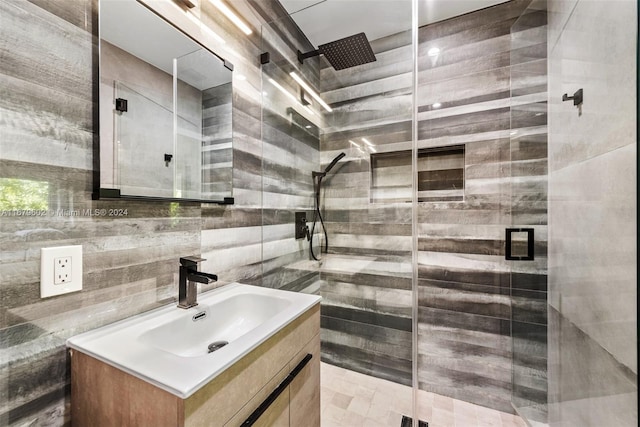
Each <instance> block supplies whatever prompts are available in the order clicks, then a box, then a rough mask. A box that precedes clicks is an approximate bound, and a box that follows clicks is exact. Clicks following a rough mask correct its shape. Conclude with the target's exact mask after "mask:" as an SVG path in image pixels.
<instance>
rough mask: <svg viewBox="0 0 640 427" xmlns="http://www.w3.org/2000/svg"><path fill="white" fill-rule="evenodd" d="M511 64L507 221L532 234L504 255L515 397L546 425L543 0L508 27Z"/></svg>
mask: <svg viewBox="0 0 640 427" xmlns="http://www.w3.org/2000/svg"><path fill="white" fill-rule="evenodd" d="M510 65H511V67H510V70H511V111H510V115H511V132H510V139H511V141H510V153H511V227H512V229H515V230H520V231H519V232H516V233H518V234H520V235H522V236H524V240H527V241H530V240H533V242H530V243H529V246H530V248H531V249H532V251H533V253H532V254H527V255H529V256H528V257H522V256H520V257H519V258H520V259H519V260H517V259H516V260H511V261H509V264H510V267H511V284H510V289H511V348H512V403H513V405H514V408H515V409H516V411H517V413H518V414H519V415H520V416H522V417H523V418H524V419H526V420H527V421H528V422H529V424H532V425H545V424H546V422H547V240H548V239H547V236H548V231H547V216H548V215H547V205H548V203H547V198H548V195H547V193H548V191H547V169H548V167H547V165H548V160H547V152H548V149H547V141H548V131H547V96H548V95H547V2H546V1H545V0H542V1H541V0H534V1H532V2H531V3H530V4H529V5H528V7H527V8H526V9H525V10H524V11H523V12H522V13H521V15H520V16H519V17H518V19H517V20H516V21H515V23H514V24H513V25H512V27H511V52H510ZM527 232H528V233H527ZM525 243H526V242H525ZM521 246H523V245H521ZM523 249H524V248H523ZM514 258H518V257H517V256H516V257H514Z"/></svg>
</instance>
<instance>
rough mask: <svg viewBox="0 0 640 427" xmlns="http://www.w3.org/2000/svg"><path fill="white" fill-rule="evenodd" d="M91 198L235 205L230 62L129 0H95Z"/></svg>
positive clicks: (137, 3)
mask: <svg viewBox="0 0 640 427" xmlns="http://www.w3.org/2000/svg"><path fill="white" fill-rule="evenodd" d="M99 16H100V146H99V156H100V183H99V186H97V187H99V188H98V189H97V191H96V192H97V194H94V198H136V199H140V198H148V199H162V200H191V201H201V202H213V203H224V204H229V203H233V198H232V168H233V159H232V126H231V116H232V80H231V77H232V71H231V69H232V66H231V65H230V64H229V63H228V62H226V61H224V60H223V59H221V58H220V57H218V56H217V55H215V54H213V53H212V52H211V51H209V50H208V49H206V48H204V47H203V46H201V45H200V44H198V43H196V42H195V41H193V40H192V39H191V38H189V37H188V36H186V35H185V34H183V33H182V32H181V31H180V30H178V29H177V28H175V27H174V26H172V25H171V24H170V23H168V22H167V21H165V20H164V19H162V18H161V17H159V16H158V15H156V14H155V13H153V12H152V11H151V10H149V9H147V8H146V7H145V6H144V5H142V4H141V3H139V2H138V1H136V0H100V14H99Z"/></svg>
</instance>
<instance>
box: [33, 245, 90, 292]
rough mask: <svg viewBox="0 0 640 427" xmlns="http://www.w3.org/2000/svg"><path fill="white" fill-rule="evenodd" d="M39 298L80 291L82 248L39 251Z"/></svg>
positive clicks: (65, 247)
mask: <svg viewBox="0 0 640 427" xmlns="http://www.w3.org/2000/svg"><path fill="white" fill-rule="evenodd" d="M40 258H41V260H40V297H41V298H46V297H52V296H55V295H62V294H66V293H69V292H76V291H79V290H82V246H80V245H77V246H59V247H57V248H42V249H40Z"/></svg>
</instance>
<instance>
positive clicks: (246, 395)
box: [71, 304, 320, 427]
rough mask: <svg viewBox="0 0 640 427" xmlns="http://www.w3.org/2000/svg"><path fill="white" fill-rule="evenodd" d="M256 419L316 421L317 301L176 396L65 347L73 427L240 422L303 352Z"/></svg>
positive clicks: (315, 426) (310, 425) (309, 425)
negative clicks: (281, 387)
mask: <svg viewBox="0 0 640 427" xmlns="http://www.w3.org/2000/svg"><path fill="white" fill-rule="evenodd" d="M307 354H311V359H310V360H309V361H308V362H307V364H306V365H305V366H304V368H302V369H301V370H300V371H299V373H298V375H297V376H296V377H295V378H294V379H293V380H291V381H290V383H289V384H288V386H287V387H286V388H285V389H284V391H282V393H281V394H280V395H279V396H278V397H277V398H276V399H275V400H274V401H273V402H272V404H271V405H269V407H268V408H267V409H266V410H265V411H264V412H263V413H262V414H261V416H260V417H259V418H257V419H256V421H255V423H254V424H253V425H254V426H292V427H293V426H302V425H304V426H305V427H320V305H319V304H316V305H315V306H314V307H312V308H311V309H309V310H308V311H307V312H305V313H304V314H302V315H301V316H300V317H298V318H297V319H296V320H294V321H293V322H292V323H290V324H289V325H287V326H286V327H285V328H283V329H282V330H280V331H279V332H277V333H276V334H275V335H274V336H272V337H271V338H269V339H268V340H267V341H265V342H264V343H262V344H260V345H259V346H258V347H257V348H255V349H254V350H253V351H251V352H250V353H249V354H247V355H246V356H244V357H243V358H242V359H240V360H238V361H237V362H236V363H235V364H233V365H232V366H231V367H229V368H228V369H227V370H225V371H224V372H223V373H221V374H220V375H218V376H217V377H216V378H214V379H213V380H211V382H209V383H208V384H206V385H205V386H203V387H202V388H200V389H199V390H198V391H197V392H195V393H194V394H193V395H191V396H190V397H188V398H187V399H182V398H180V397H178V396H175V395H173V394H171V393H169V392H167V391H165V390H163V389H160V388H158V387H156V386H154V385H152V384H150V383H148V382H146V381H143V380H141V379H139V378H137V377H135V376H133V375H130V374H128V373H126V372H124V371H121V370H120V369H118V368H115V367H113V366H111V365H108V364H106V363H104V362H102V361H100V360H97V359H95V358H93V357H91V356H89V355H86V354H83V353H81V352H79V351H77V350H73V351H72V352H71V419H72V425H73V426H74V427H84V426H91V427H100V426H105V427H106V426H114V425H117V426H122V427H125V426H138V427H140V426H154V427H160V426H167V427H176V426H178V427H189V426H202V427H213V426H221V427H222V426H224V427H227V426H228V427H236V426H241V425H243V423H244V422H245V421H246V420H247V418H249V417H250V416H251V415H252V413H254V411H256V409H257V408H258V407H260V405H261V404H262V403H263V402H264V401H265V399H267V397H268V396H269V395H270V394H272V392H273V391H274V390H276V389H277V388H278V386H279V385H280V384H282V382H283V381H284V380H285V379H286V378H287V376H288V375H289V374H290V373H291V371H292V370H294V368H295V367H296V366H298V364H299V363H300V362H301V361H302V360H303V359H304V358H305V356H307Z"/></svg>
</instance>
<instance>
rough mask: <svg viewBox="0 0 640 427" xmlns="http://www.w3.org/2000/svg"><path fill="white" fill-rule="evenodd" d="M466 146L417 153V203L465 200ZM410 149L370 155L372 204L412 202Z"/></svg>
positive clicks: (438, 148)
mask: <svg viewBox="0 0 640 427" xmlns="http://www.w3.org/2000/svg"><path fill="white" fill-rule="evenodd" d="M464 159H465V157H464V145H454V146H449V147H435V148H423V149H420V150H418V169H417V172H416V173H417V174H418V202H456V201H463V200H464V187H465V178H464V168H465V160H464ZM411 181H412V177H411V150H403V151H394V152H388V153H372V154H371V202H373V203H392V202H407V203H410V202H411V192H410V189H411Z"/></svg>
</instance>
